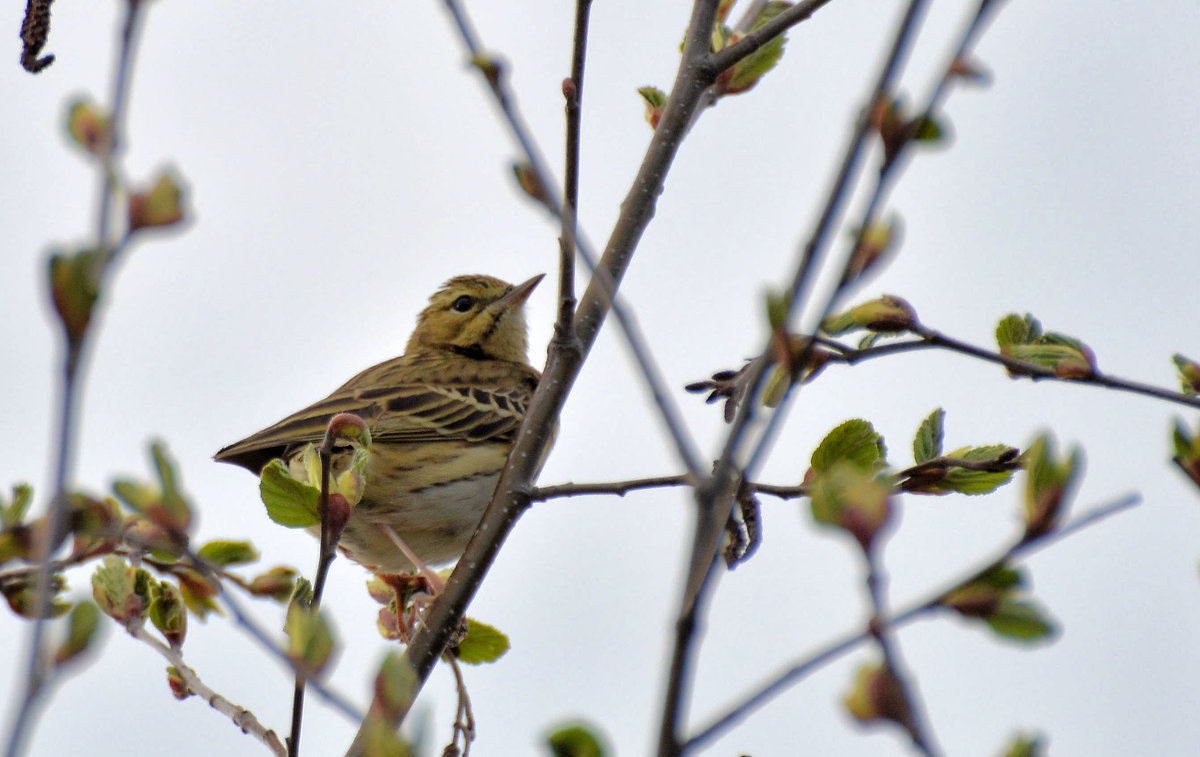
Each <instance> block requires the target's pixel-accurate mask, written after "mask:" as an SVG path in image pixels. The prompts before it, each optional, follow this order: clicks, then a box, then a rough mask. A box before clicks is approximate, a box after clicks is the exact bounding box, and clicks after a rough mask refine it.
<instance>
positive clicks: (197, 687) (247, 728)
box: [129, 625, 287, 757]
mask: <svg viewBox="0 0 1200 757" xmlns="http://www.w3.org/2000/svg"><path fill="white" fill-rule="evenodd" d="M129 633H130V634H131V635H132V636H133V638H135V639H137V640H138V641H140V642H142V643H143V644H146V645H147V646H149V647H150V648H151V649H153V650H154V651H155V652H158V653H159V654H160V655H161V656H162V657H163V658H164V659H166V661H167V662H169V663H170V664H171V665H172V666H173V667H174V668H175V670H176V671H177V672H178V673H179V676H180V678H182V679H183V682H184V684H185V685H186V686H187V690H188V691H189V692H190V693H192V694H195V695H196V696H198V697H200V698H201V699H203V700H204V701H205V702H208V706H209V707H212V708H213V709H214V710H216V711H217V712H219V713H221V714H222V715H224V716H226V717H227V718H229V719H230V720H232V721H233V724H234V725H236V726H237V727H238V728H240V729H241V731H242V733H248V734H250V735H251V736H253V737H254V738H256V739H258V740H259V741H261V742H262V743H263V744H265V745H266V746H267V748H268V749H270V750H271V751H272V752H273V753H274V754H276V755H280V757H282V755H286V754H287V750H286V749H285V748H284V746H283V742H281V741H280V740H279V736H278V735H277V734H276V733H275V731H273V730H271V729H269V728H266V727H265V726H263V724H262V723H260V722H259V720H258V718H257V717H255V716H254V713H253V712H250V710H247V709H246V708H245V707H240V706H238V705H236V704H234V703H233V702H230V701H229V700H228V699H226V698H225V697H223V696H221V695H220V694H218V693H217V692H215V691H213V690H212V688H211V687H209V686H208V684H206V683H204V681H201V680H200V677H199V676H198V675H196V671H194V670H192V669H191V668H189V667H188V666H187V663H185V662H184V661H183V655H182V654H181V653H180V651H179V649H178V648H177V647H172V646H168V645H166V644H164V643H162V642H161V641H159V640H158V639H156V638H155V637H154V636H153V635H152V634H151V633H150V632H149V631H147V630H146V628H145V626H141V625H139V626H135V627H133V628H130V629H129Z"/></svg>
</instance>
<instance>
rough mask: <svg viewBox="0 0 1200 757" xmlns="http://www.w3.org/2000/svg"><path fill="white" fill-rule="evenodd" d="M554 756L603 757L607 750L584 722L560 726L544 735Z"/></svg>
mask: <svg viewBox="0 0 1200 757" xmlns="http://www.w3.org/2000/svg"><path fill="white" fill-rule="evenodd" d="M546 743H547V744H548V745H549V746H550V753H551V754H553V755H554V757H604V755H605V754H607V751H608V750H606V749H605V748H604V746H603V745H602V744H601V742H600V738H599V737H598V736H597V735H596V733H595V730H594V729H593V728H592V727H591V726H589V725H587V724H585V723H573V724H570V725H564V726H560V727H558V728H557V729H555V731H554V732H553V733H551V734H550V735H549V736H547V737H546Z"/></svg>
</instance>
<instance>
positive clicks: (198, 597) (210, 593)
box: [175, 566, 221, 620]
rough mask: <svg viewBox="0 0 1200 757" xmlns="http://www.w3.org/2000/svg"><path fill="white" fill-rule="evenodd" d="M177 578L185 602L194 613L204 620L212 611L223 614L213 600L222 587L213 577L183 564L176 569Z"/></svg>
mask: <svg viewBox="0 0 1200 757" xmlns="http://www.w3.org/2000/svg"><path fill="white" fill-rule="evenodd" d="M175 578H176V580H178V581H179V594H180V596H181V597H183V604H184V606H186V607H187V609H188V610H189V611H190V612H191V613H192V614H193V615H195V616H196V617H197V618H199V619H200V620H204V619H205V618H207V617H208V614H209V613H210V612H215V613H217V614H218V615H220V614H221V608H220V607H219V606H218V605H217V603H216V602H215V601H213V597H215V596H217V595H218V594H220V593H221V587H220V586H218V585H217V584H216V583H214V582H213V580H212V579H211V578H208V577H207V576H205V575H204V574H203V573H200V572H199V571H196V570H192V569H191V568H185V567H182V566H180V567H177V568H176V569H175Z"/></svg>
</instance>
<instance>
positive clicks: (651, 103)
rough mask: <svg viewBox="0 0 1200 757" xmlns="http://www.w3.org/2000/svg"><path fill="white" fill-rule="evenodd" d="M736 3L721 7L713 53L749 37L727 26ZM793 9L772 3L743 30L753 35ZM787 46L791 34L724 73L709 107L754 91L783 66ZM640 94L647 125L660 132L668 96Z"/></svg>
mask: <svg viewBox="0 0 1200 757" xmlns="http://www.w3.org/2000/svg"><path fill="white" fill-rule="evenodd" d="M734 2H735V0H721V3H720V5H718V6H717V17H716V22H715V23H714V25H713V33H712V45H711V47H710V50H711V51H712V52H719V51H720V50H724V49H725V48H727V47H729V46H730V45H732V44H734V43H735V42H737V41H738V40H740V39H742V38H743V37H745V36H746V32H741V31H737V30H735V29H733V28H731V27H730V26H728V25H727V23H726V22H727V21H728V19H729V13H730V11H731V10H732V9H733V5H734ZM791 6H792V3H790V2H785V0H769V2H766V3H763V4H762V6H761V7H758V8H757V13H756V15H755V16H754V18H753V19H752V20H750V19H747V20H746V23H743V24H741V26H746V27H748V29H749V31H750V32H753V31H755V30H756V29H758V28H759V27H761V26H762V25H763V24H765V23H767V22H768V21H770V20H771V19H773V18H775V17H776V16H778V15H779V14H780V13H782V12H783V11H785V10H787V9H788V8H790V7H791ZM786 44H787V34H786V33H783V34H779V35H777V36H775V37H773V38H772V39H771V40H770V41H769V42H767V43H766V44H765V45H763V46H762V47H760V48H758V49H757V50H755V51H754V52H753V53H751V54H750V55H747V56H746V57H745V58H742V59H741V60H740V61H738V62H737V63H735V64H733V65H732V66H730V67H729V68H727V69H725V70H724V71H722V72H721V73H720V75H718V76H717V80H716V82H714V83H713V85H712V87H710V88H709V103H710V104H716V102H717V101H718V100H720V99H721V98H722V97H725V96H727V95H740V94H742V93H744V92H749V91H750V90H751V89H754V87H755V86H756V85H757V84H758V83H759V82H760V81H762V78H763V77H764V76H766V74H767V72H768V71H770V70H771V69H773V68H775V65H776V64H778V63H779V60H780V59H781V58H782V57H783V48H784V46H785V45H786ZM681 49H682V48H681ZM637 92H638V94H639V95H641V96H642V101H643V104H644V105H645V109H646V122H647V123H649V124H650V128H652V129H657V128H658V122H659V121H660V120H661V119H662V113H663V108H665V107H666V105H667V95H666V93H665V92H663V91H662V90H661V89H659V88H658V87H654V86H645V87H640V88H639V89H638V91H637Z"/></svg>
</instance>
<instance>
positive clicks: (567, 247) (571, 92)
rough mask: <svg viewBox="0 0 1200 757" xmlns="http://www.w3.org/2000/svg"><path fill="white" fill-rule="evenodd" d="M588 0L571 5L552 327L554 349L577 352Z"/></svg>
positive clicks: (564, 90) (564, 95)
mask: <svg viewBox="0 0 1200 757" xmlns="http://www.w3.org/2000/svg"><path fill="white" fill-rule="evenodd" d="M591 7H592V0H577V2H576V3H575V34H574V43H573V45H572V53H571V77H570V78H569V79H566V80H564V81H563V98H564V99H565V100H566V123H567V138H566V158H565V160H564V163H565V165H566V171H565V172H564V175H563V204H562V213H561V214H560V215H561V220H562V234H561V236H560V237H559V240H558V244H559V252H560V254H559V261H558V270H559V294H558V303H559V304H558V319H557V321H556V322H555V325H554V332H555V339H556V340H557V342H558V344H557V345H556V347H557V348H558V349H572V350H577V349H579V342H578V340H577V339H576V338H575V254H576V246H577V245H576V236H577V235H578V232H579V145H580V130H581V126H582V113H583V69H584V63H585V61H586V60H587V29H588V15H589V12H590V11H591Z"/></svg>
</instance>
